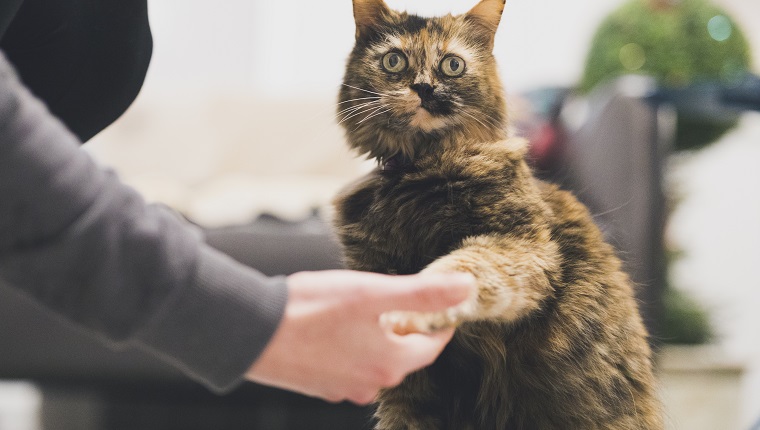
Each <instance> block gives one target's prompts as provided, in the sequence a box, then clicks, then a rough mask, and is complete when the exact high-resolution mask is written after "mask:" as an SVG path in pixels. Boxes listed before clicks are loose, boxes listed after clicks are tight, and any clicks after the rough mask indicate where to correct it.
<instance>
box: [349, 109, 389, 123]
mask: <svg viewBox="0 0 760 430" xmlns="http://www.w3.org/2000/svg"><path fill="white" fill-rule="evenodd" d="M380 109H385V110H383V111H382V112H378V110H380ZM391 110H392V109H391V108H389V107H388V106H387V105H383V106H380V107H379V108H377V109H375V110H374V111H372V112H370V114H369V115H367V117H366V118H364V119H363V120H361V121H359V122H358V123H356V125H359V124H361V123H363V122H364V121H366V120H368V119H370V118H374V117H376V116H378V115H382V114H384V113H386V112H390V111H391Z"/></svg>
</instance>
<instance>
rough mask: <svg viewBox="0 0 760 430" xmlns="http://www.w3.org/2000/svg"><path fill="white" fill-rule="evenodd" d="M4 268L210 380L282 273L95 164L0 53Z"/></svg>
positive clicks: (234, 369) (73, 317) (20, 283)
mask: <svg viewBox="0 0 760 430" xmlns="http://www.w3.org/2000/svg"><path fill="white" fill-rule="evenodd" d="M0 276H2V277H3V278H4V279H5V280H6V281H9V283H11V284H12V285H14V286H15V287H16V288H18V289H19V290H20V291H22V292H24V293H25V294H27V295H28V296H30V297H32V298H33V299H34V300H35V301H37V302H38V303H40V304H41V305H43V306H45V307H47V308H49V309H52V310H53V311H55V312H56V313H57V314H58V315H59V316H61V317H62V318H64V319H66V320H69V321H72V322H74V323H76V324H78V325H79V326H81V327H84V328H86V329H88V330H90V331H92V332H93V333H96V334H98V335H100V336H101V337H103V338H105V339H107V340H108V341H109V342H111V343H112V344H131V345H137V346H139V347H141V348H145V349H148V350H150V351H151V352H153V353H155V354H156V355H158V356H161V357H162V358H164V359H166V360H168V361H170V362H171V363H173V364H174V365H176V366H178V367H180V368H183V369H184V370H185V371H187V372H188V373H190V374H191V375H193V376H195V377H196V378H197V379H199V380H201V381H203V382H205V383H206V384H207V385H209V386H210V387H211V388H214V389H218V390H222V389H225V388H227V387H229V386H230V385H231V384H234V383H235V382H236V381H237V380H238V379H239V378H240V377H241V375H242V373H243V372H244V370H245V369H246V368H247V367H248V366H250V364H251V362H253V360H254V359H255V358H256V357H257V356H258V354H259V353H260V352H261V350H262V349H263V348H264V346H265V344H266V342H267V341H268V339H269V337H270V336H271V335H272V333H273V332H274V330H275V328H276V326H277V324H278V322H279V319H280V316H281V313H282V309H283V307H284V302H285V296H286V290H285V285H284V281H283V280H281V279H267V278H265V277H263V276H262V275H260V274H258V273H257V272H255V271H253V270H251V269H248V268H245V267H244V266H242V265H240V264H237V263H235V262H233V261H232V260H231V259H229V258H227V257H225V256H222V255H220V254H219V253H218V252H216V251H214V250H212V249H210V248H209V247H207V246H206V245H204V244H202V243H201V242H200V241H199V239H198V238H197V235H195V234H194V233H193V232H192V231H190V230H189V229H188V227H187V226H186V225H185V224H184V223H182V222H180V221H179V220H178V219H177V218H176V217H175V216H173V214H170V213H169V212H167V211H165V210H163V209H162V208H160V207H157V206H151V205H146V204H145V203H144V202H143V200H142V199H141V198H140V196H139V195H138V194H137V193H136V192H134V191H133V190H131V189H130V188H129V187H126V186H124V185H123V184H121V183H120V182H119V181H118V179H117V178H116V176H115V175H114V174H113V173H110V172H107V171H103V170H101V169H99V168H98V167H97V166H96V165H95V163H94V162H93V161H92V160H91V159H90V158H89V156H87V154H86V153H84V152H83V151H81V149H80V148H79V142H78V141H77V140H76V138H74V137H73V136H72V135H71V134H70V133H69V132H68V131H67V130H66V129H65V127H64V126H63V125H62V124H61V123H60V122H59V121H57V120H55V119H54V118H53V117H52V116H51V115H50V114H49V113H48V112H47V111H46V109H45V108H44V106H42V105H41V103H40V102H39V101H37V100H36V99H34V97H32V96H31V95H30V94H29V93H28V91H26V89H24V88H23V86H22V85H21V84H20V83H19V82H18V80H17V79H16V78H15V77H14V76H13V72H12V70H11V68H10V66H9V65H8V64H7V62H6V61H5V59H4V58H3V57H2V56H1V55H0Z"/></svg>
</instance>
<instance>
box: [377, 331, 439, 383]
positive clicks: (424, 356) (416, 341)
mask: <svg viewBox="0 0 760 430" xmlns="http://www.w3.org/2000/svg"><path fill="white" fill-rule="evenodd" d="M389 336H394V337H395V341H396V343H397V345H398V347H399V349H398V350H397V351H398V352H397V353H398V354H399V355H398V357H399V360H400V361H401V363H399V367H400V368H402V369H405V370H404V371H405V373H411V372H413V371H416V370H418V369H421V368H423V367H426V366H429V365H431V364H432V363H433V362H434V361H435V360H436V358H438V356H439V355H440V354H441V352H442V351H443V349H444V348H445V347H446V345H447V344H448V343H449V342H450V341H451V338H452V337H453V336H454V329H445V330H439V331H436V332H435V333H429V334H422V333H411V334H406V335H396V334H390V335H389Z"/></svg>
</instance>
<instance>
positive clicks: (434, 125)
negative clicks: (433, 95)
mask: <svg viewBox="0 0 760 430" xmlns="http://www.w3.org/2000/svg"><path fill="white" fill-rule="evenodd" d="M409 125H411V126H412V127H416V128H419V129H421V130H422V131H424V132H426V133H429V132H431V131H433V130H438V129H441V128H444V127H446V126H447V125H448V121H447V120H446V117H443V116H438V115H434V114H433V112H431V111H430V110H429V109H428V108H426V107H425V106H424V103H422V104H420V106H419V107H417V109H415V111H414V112H413V113H412V116H411V119H410V121H409Z"/></svg>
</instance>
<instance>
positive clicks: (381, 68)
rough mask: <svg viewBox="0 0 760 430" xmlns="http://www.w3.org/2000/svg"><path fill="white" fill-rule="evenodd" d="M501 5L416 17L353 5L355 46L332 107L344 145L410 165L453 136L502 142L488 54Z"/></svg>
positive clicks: (368, 3) (374, 0)
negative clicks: (407, 161) (406, 160)
mask: <svg viewBox="0 0 760 430" xmlns="http://www.w3.org/2000/svg"><path fill="white" fill-rule="evenodd" d="M504 3H505V0H482V1H480V3H478V4H477V5H476V6H475V7H474V8H472V9H471V10H470V11H469V12H467V13H466V14H463V15H458V16H452V15H447V16H444V17H439V18H421V17H419V16H415V15H410V14H407V13H405V12H396V11H393V10H391V9H389V8H388V7H387V6H386V4H385V3H384V2H383V0H353V4H354V18H355V20H356V45H355V46H354V49H353V51H352V52H351V55H350V57H349V60H348V65H347V68H346V74H345V77H344V80H343V86H342V87H341V91H340V97H339V104H338V112H339V115H338V120H339V121H340V124H341V125H342V126H343V127H345V129H346V134H347V137H348V141H349V144H350V145H351V146H353V147H354V148H356V149H358V150H359V152H361V153H365V154H368V155H369V156H371V157H374V158H378V159H380V160H386V159H388V158H390V157H392V156H394V155H397V154H403V155H405V156H406V157H407V158H413V157H414V155H415V153H418V152H420V151H424V150H429V149H430V147H431V146H435V145H437V144H440V142H442V141H446V140H450V139H447V138H450V137H451V136H454V135H458V136H467V137H468V138H472V139H480V140H498V139H500V138H503V137H504V134H505V131H504V129H505V123H506V111H505V104H504V95H503V89H502V86H501V82H500V80H499V77H498V73H497V67H496V62H495V60H494V58H493V54H492V51H493V43H494V35H495V33H496V29H497V27H498V25H499V21H500V20H501V14H502V11H503V9H504Z"/></svg>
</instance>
